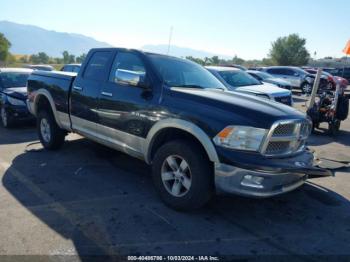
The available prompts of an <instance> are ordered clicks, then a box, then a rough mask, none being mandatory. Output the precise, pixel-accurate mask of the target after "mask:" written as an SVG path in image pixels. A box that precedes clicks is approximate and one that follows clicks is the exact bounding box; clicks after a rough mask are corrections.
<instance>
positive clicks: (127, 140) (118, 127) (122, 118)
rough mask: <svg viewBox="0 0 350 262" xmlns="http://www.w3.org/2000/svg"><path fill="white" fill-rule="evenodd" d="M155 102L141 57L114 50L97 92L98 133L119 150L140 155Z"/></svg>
mask: <svg viewBox="0 0 350 262" xmlns="http://www.w3.org/2000/svg"><path fill="white" fill-rule="evenodd" d="M141 83H143V85H141ZM145 83H148V85H147V86H146V85H145ZM155 99H156V98H155V96H154V90H153V89H152V85H151V77H150V72H148V71H147V70H146V65H145V63H144V61H143V59H142V57H141V55H140V54H139V53H137V52H133V51H118V53H117V54H116V57H115V59H114V62H113V65H112V70H111V73H110V76H109V81H108V83H106V84H105V85H104V86H103V89H102V90H101V95H100V101H99V105H98V110H97V114H98V118H99V125H98V128H99V132H101V134H102V135H104V136H105V137H106V138H107V139H108V142H110V143H113V145H114V147H116V148H118V149H119V150H122V151H124V152H126V153H129V154H132V155H135V156H139V155H142V143H143V141H144V139H145V138H146V136H147V133H148V131H149V129H150V128H151V126H152V124H153V123H154V122H156V121H157V120H158V118H157V117H158V116H157V110H155V108H154V105H156V101H155Z"/></svg>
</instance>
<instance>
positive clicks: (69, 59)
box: [68, 55, 75, 64]
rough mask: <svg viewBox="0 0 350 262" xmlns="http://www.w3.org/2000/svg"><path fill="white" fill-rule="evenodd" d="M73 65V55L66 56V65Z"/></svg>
mask: <svg viewBox="0 0 350 262" xmlns="http://www.w3.org/2000/svg"><path fill="white" fill-rule="evenodd" d="M73 63H75V55H69V56H68V64H73Z"/></svg>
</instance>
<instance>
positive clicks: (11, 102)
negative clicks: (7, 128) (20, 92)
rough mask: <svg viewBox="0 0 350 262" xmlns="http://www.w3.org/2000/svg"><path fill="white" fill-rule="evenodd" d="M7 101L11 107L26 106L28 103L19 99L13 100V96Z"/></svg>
mask: <svg viewBox="0 0 350 262" xmlns="http://www.w3.org/2000/svg"><path fill="white" fill-rule="evenodd" d="M7 101H8V102H9V103H10V104H11V105H14V106H25V105H26V103H25V102H24V101H23V100H19V99H16V98H13V97H11V96H8V97H7Z"/></svg>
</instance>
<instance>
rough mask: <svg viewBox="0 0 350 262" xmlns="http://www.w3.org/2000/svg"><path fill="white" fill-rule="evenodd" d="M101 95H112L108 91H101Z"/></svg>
mask: <svg viewBox="0 0 350 262" xmlns="http://www.w3.org/2000/svg"><path fill="white" fill-rule="evenodd" d="M101 95H103V96H109V97H111V96H113V94H112V93H108V92H102V93H101Z"/></svg>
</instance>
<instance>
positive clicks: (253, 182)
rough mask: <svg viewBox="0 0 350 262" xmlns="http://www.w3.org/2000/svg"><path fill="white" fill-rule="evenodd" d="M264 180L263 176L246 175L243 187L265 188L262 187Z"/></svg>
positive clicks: (242, 183)
mask: <svg viewBox="0 0 350 262" xmlns="http://www.w3.org/2000/svg"><path fill="white" fill-rule="evenodd" d="M263 181H264V178H263V177H261V176H252V175H245V176H244V177H243V179H242V182H241V185H242V186H247V187H254V188H264V186H263V185H262V183H263Z"/></svg>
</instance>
